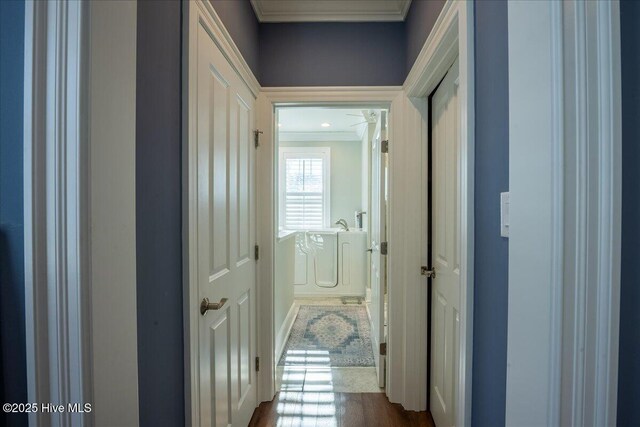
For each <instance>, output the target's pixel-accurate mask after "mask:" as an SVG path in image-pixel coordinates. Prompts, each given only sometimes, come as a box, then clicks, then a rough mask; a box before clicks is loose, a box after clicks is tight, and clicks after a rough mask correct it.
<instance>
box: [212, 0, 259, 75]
mask: <svg viewBox="0 0 640 427" xmlns="http://www.w3.org/2000/svg"><path fill="white" fill-rule="evenodd" d="M210 1H211V4H212V5H213V8H214V9H215V10H216V13H217V14H218V16H220V19H221V20H222V22H224V26H225V27H226V29H227V31H229V34H230V35H231V38H233V41H234V43H235V44H236V46H238V49H239V50H240V52H241V53H242V57H243V58H244V60H245V61H247V64H248V65H249V68H251V71H252V72H253V74H254V75H255V76H256V78H257V79H258V80H260V71H261V70H260V68H259V64H258V60H259V56H258V55H259V54H258V52H259V47H258V44H259V40H258V29H259V26H260V23H259V22H258V18H256V15H255V13H254V12H253V7H252V6H251V3H250V2H249V1H248V0H210Z"/></svg>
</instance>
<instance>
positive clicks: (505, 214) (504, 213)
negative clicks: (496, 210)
mask: <svg viewBox="0 0 640 427" xmlns="http://www.w3.org/2000/svg"><path fill="white" fill-rule="evenodd" d="M500 236H502V237H509V192H508V191H507V192H504V193H500Z"/></svg>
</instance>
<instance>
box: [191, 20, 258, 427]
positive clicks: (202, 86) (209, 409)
mask: <svg viewBox="0 0 640 427" xmlns="http://www.w3.org/2000/svg"><path fill="white" fill-rule="evenodd" d="M197 31H198V35H197V94H196V97H197V111H196V115H197V117H196V120H197V183H196V185H197V192H196V193H197V237H196V238H197V251H198V254H197V262H198V269H197V276H198V292H199V300H200V301H205V299H206V300H208V301H209V302H210V303H211V305H210V306H209V310H207V311H205V310H203V308H207V307H191V309H192V310H198V312H199V314H198V318H199V319H200V320H199V326H198V328H199V348H200V350H199V370H200V373H199V400H200V425H202V426H246V425H247V424H248V423H249V420H250V418H251V415H252V413H253V411H254V409H255V406H256V373H255V369H254V360H255V356H256V332H255V325H256V319H255V311H256V310H255V304H256V302H255V294H256V285H255V284H256V276H255V274H256V273H255V260H254V255H253V248H254V245H255V241H256V240H255V215H254V211H255V206H254V148H253V141H252V138H251V136H252V130H253V123H254V110H253V107H254V98H253V96H252V94H251V93H250V91H249V89H248V88H247V87H246V85H245V84H244V82H243V81H242V80H241V78H240V77H239V76H238V74H237V73H236V72H235V70H234V69H233V68H232V67H231V65H230V64H229V62H227V60H226V58H225V57H224V56H223V54H222V52H221V51H220V49H218V47H217V46H216V45H215V44H214V42H213V40H212V39H211V37H210V36H209V34H208V32H207V31H206V30H205V29H204V28H203V27H202V25H198V30H197ZM216 304H217V306H216Z"/></svg>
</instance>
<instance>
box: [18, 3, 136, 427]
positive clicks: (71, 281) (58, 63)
mask: <svg viewBox="0 0 640 427" xmlns="http://www.w3.org/2000/svg"><path fill="white" fill-rule="evenodd" d="M136 17H137V7H136V4H135V3H122V4H116V3H109V2H84V1H83V2H40V1H27V2H25V58H24V60H25V62H24V71H25V73H24V76H25V80H24V83H25V85H24V220H25V222H24V226H25V227H24V230H25V236H24V237H25V245H24V246H25V248H24V252H25V253H24V255H25V311H26V313H25V332H26V367H27V392H28V401H29V402H41V403H43V402H57V403H61V404H67V403H73V402H79V403H91V404H92V411H91V412H90V413H84V414H83V413H76V414H71V413H69V412H67V411H66V410H65V411H64V412H62V413H60V412H58V413H43V412H42V411H38V412H31V413H30V414H29V423H30V424H31V425H48V424H60V425H70V424H72V423H73V424H74V425H76V424H77V425H94V424H97V425H132V426H136V425H138V423H139V407H138V403H139V401H138V356H137V344H138V342H137V327H136V324H137V317H136V312H137V307H136V257H135V253H136V232H135V231H136V230H135V226H136V218H135V141H136V140H135V137H136V132H135V129H136V49H137V48H136V28H137V21H136ZM107 65H108V66H107ZM114 170H117V171H118V173H117V174H115V175H114V174H113V171H114ZM114 347H117V348H118V349H119V351H118V352H117V354H116V353H115V352H113V351H110V350H112V349H113V348H114ZM65 408H66V407H65Z"/></svg>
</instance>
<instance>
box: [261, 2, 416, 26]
mask: <svg viewBox="0 0 640 427" xmlns="http://www.w3.org/2000/svg"><path fill="white" fill-rule="evenodd" d="M410 4H411V0H339V1H338V0H251V5H252V6H253V10H254V11H255V13H256V16H257V17H258V20H259V21H260V22H364V21H368V22H372V21H404V18H405V17H406V16H407V11H408V10H409V5H410Z"/></svg>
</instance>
